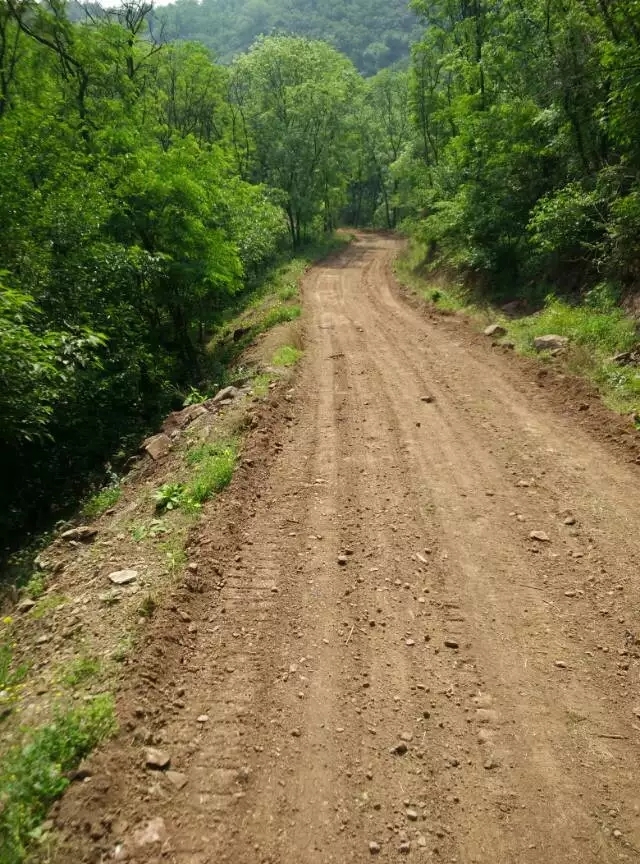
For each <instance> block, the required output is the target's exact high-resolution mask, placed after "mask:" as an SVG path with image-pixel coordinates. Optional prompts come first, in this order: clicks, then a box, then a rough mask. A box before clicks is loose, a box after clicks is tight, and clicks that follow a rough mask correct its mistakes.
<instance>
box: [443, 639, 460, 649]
mask: <svg viewBox="0 0 640 864" xmlns="http://www.w3.org/2000/svg"><path fill="white" fill-rule="evenodd" d="M444 647H445V648H453V649H457V648H459V647H460V644H459V643H458V641H457V639H445V640H444Z"/></svg>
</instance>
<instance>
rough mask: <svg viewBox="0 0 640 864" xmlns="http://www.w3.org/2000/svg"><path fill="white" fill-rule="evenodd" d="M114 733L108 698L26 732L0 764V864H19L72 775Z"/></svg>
mask: <svg viewBox="0 0 640 864" xmlns="http://www.w3.org/2000/svg"><path fill="white" fill-rule="evenodd" d="M115 729H116V722H115V714H114V706H113V701H112V699H111V697H109V696H100V697H97V698H96V699H94V700H92V701H91V702H89V703H87V704H86V705H84V706H83V707H82V708H78V709H73V710H71V711H66V712H62V711H60V712H58V714H57V715H56V717H55V719H54V722H53V723H52V724H51V725H49V726H45V727H42V728H40V729H37V730H36V731H34V732H31V733H27V738H26V740H25V742H24V743H23V744H21V745H18V746H15V747H13V748H12V749H10V750H9V752H8V753H5V754H4V755H3V759H2V762H1V764H0V836H1V837H2V841H3V842H2V844H1V845H0V864H20V862H21V861H24V860H25V858H26V856H27V850H28V846H29V843H30V841H31V840H32V839H33V838H34V837H36V836H37V832H38V828H39V826H40V823H41V822H42V821H43V819H44V818H45V816H46V813H47V810H48V808H49V807H50V805H51V804H52V803H53V801H55V799H56V798H58V797H59V796H60V795H61V794H62V793H63V792H64V790H65V789H66V788H67V786H68V785H69V779H68V776H67V775H68V772H69V771H71V770H72V769H73V768H74V767H75V766H76V765H77V764H78V763H79V762H80V761H81V759H83V758H84V757H85V756H86V755H87V754H88V753H89V752H90V751H91V750H92V749H93V748H94V747H95V746H96V745H97V744H99V743H100V742H101V741H103V740H104V739H105V738H107V737H108V736H110V735H112V734H113V733H114V731H115Z"/></svg>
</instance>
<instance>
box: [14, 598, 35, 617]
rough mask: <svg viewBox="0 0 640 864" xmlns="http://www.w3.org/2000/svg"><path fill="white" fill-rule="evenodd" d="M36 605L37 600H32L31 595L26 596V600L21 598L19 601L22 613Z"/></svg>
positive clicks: (19, 609)
mask: <svg viewBox="0 0 640 864" xmlns="http://www.w3.org/2000/svg"><path fill="white" fill-rule="evenodd" d="M35 605H36V601H35V600H32V599H31V598H30V597H25V599H24V600H21V601H20V602H19V603H18V612H20V613H24V612H29V610H30V609H33V607H34V606H35Z"/></svg>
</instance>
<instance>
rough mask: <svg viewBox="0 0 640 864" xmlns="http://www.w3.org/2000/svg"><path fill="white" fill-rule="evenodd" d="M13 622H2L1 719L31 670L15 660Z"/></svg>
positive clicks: (0, 668)
mask: <svg viewBox="0 0 640 864" xmlns="http://www.w3.org/2000/svg"><path fill="white" fill-rule="evenodd" d="M11 623H12V621H11V618H5V619H4V620H3V622H2V623H1V624H0V626H1V627H2V629H1V630H0V721H2V720H4V719H5V717H8V716H9V714H10V713H11V711H12V710H13V706H14V704H15V702H16V701H17V699H18V693H19V690H20V685H21V684H22V682H23V681H24V680H25V678H26V677H27V674H28V672H29V666H28V664H26V663H21V664H19V665H16V663H15V661H14V647H15V643H14V642H13V641H12V638H13V637H12V633H11ZM0 800H1V799H0Z"/></svg>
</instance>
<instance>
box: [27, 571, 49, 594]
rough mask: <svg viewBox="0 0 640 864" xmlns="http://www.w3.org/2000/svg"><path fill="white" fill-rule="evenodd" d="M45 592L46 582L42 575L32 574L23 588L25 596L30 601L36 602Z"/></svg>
mask: <svg viewBox="0 0 640 864" xmlns="http://www.w3.org/2000/svg"><path fill="white" fill-rule="evenodd" d="M46 590H47V582H46V579H45V578H44V574H43V573H34V574H33V576H32V577H31V578H30V579H29V581H28V582H27V584H26V585H25V586H24V592H25V594H26V595H27V597H30V598H31V599H32V600H37V599H38V598H39V597H42V595H43V594H44V592H45V591H46Z"/></svg>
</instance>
